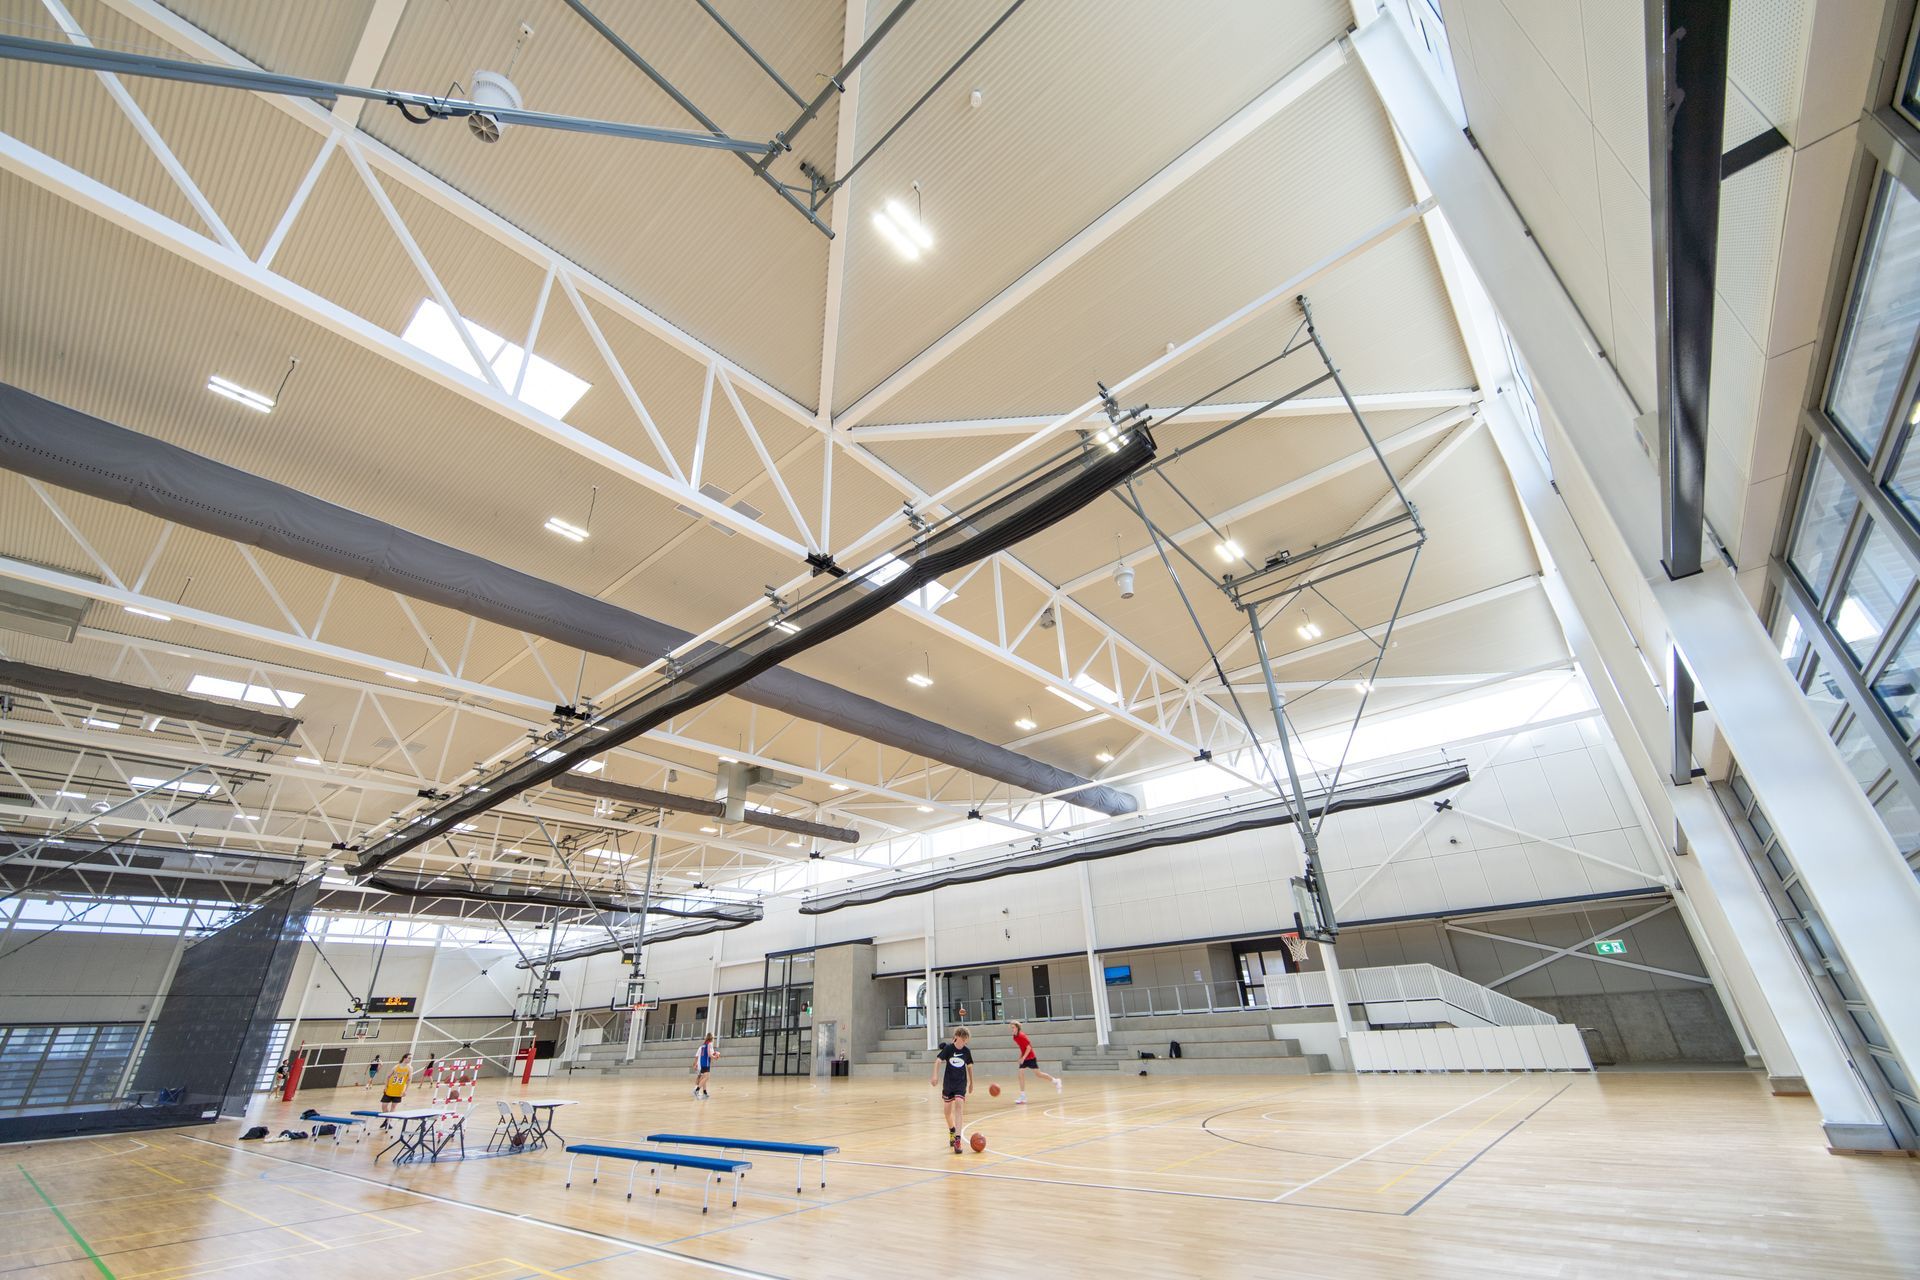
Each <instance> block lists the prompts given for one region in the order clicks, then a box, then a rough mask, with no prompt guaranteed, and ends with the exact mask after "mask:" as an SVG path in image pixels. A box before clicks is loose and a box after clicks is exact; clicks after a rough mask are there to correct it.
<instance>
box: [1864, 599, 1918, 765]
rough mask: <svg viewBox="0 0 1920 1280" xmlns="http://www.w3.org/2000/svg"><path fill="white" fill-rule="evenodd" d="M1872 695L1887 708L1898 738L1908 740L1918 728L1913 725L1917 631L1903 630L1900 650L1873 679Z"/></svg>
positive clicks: (1916, 698)
mask: <svg viewBox="0 0 1920 1280" xmlns="http://www.w3.org/2000/svg"><path fill="white" fill-rule="evenodd" d="M1873 696H1874V697H1876V698H1878V699H1879V700H1880V705H1881V706H1883V707H1885V708H1886V709H1887V716H1888V718H1890V719H1891V720H1892V721H1893V723H1894V725H1895V727H1896V728H1898V729H1899V730H1900V735H1901V736H1902V737H1904V738H1906V739H1908V740H1909V741H1911V740H1912V738H1913V735H1914V730H1915V729H1916V728H1920V725H1917V724H1916V723H1915V716H1916V715H1920V628H1914V627H1908V628H1907V634H1906V635H1905V636H1904V637H1902V639H1901V641H1900V647H1899V648H1898V649H1897V650H1895V651H1894V654H1893V657H1892V658H1891V659H1889V660H1888V662H1887V665H1886V667H1885V669H1883V670H1882V671H1881V672H1880V674H1879V675H1878V676H1876V677H1875V678H1874V681H1873Z"/></svg>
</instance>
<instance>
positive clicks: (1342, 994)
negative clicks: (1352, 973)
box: [1318, 942, 1353, 1047]
mask: <svg viewBox="0 0 1920 1280" xmlns="http://www.w3.org/2000/svg"><path fill="white" fill-rule="evenodd" d="M1318 945H1319V947H1320V964H1321V966H1322V967H1323V968H1325V969H1326V971H1327V994H1328V995H1330V996H1331V997H1332V998H1333V1020H1334V1022H1335V1023H1337V1024H1338V1025H1339V1027H1340V1043H1341V1045H1342V1046H1343V1047H1344V1046H1345V1044H1346V1042H1347V1037H1349V1036H1351V1035H1352V1034H1353V1012H1352V1010H1350V1009H1348V1008H1347V983H1346V977H1345V975H1343V974H1342V973H1341V972H1340V957H1339V956H1338V955H1336V954H1335V952H1336V950H1337V948H1335V947H1334V945H1333V944H1332V943H1330V942H1322V943H1320V944H1318Z"/></svg>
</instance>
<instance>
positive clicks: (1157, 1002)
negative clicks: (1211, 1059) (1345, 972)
mask: <svg viewBox="0 0 1920 1280" xmlns="http://www.w3.org/2000/svg"><path fill="white" fill-rule="evenodd" d="M1252 1007H1257V1006H1253V1005H1249V1004H1248V1003H1247V1001H1246V998H1245V997H1243V995H1242V994H1241V988H1240V984H1239V983H1237V982H1183V983H1180V984H1178V985H1175V986H1166V987H1132V986H1115V987H1108V988H1107V1012H1108V1014H1110V1015H1111V1016H1113V1017H1115V1018H1145V1017H1153V1016H1158V1015H1164V1014H1180V1013H1232V1012H1237V1011H1239V1010H1242V1009H1247V1008H1252ZM1093 1016H1094V1013H1093V995H1092V994H1091V993H1090V992H1086V991H1064V992H1060V993H1059V994H1056V995H1049V996H1002V997H1001V998H1000V999H998V1000H955V1001H949V1002H948V1004H947V1007H946V1009H945V1010H944V1011H943V1013H942V1015H941V1024H942V1026H943V1027H944V1026H953V1025H957V1024H960V1023H981V1022H1005V1021H1007V1020H1008V1019H1018V1020H1020V1021H1021V1022H1064V1021H1068V1020H1070V1019H1076V1018H1091V1017H1093ZM926 1025H927V1011H926V1010H925V1009H922V1008H920V1007H919V1006H917V1005H905V1006H902V1005H894V1006H893V1007H892V1008H890V1009H888V1010H887V1026H888V1027H890V1028H894V1029H899V1028H901V1027H924V1026H926Z"/></svg>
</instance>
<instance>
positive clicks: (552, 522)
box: [543, 516, 587, 542]
mask: <svg viewBox="0 0 1920 1280" xmlns="http://www.w3.org/2000/svg"><path fill="white" fill-rule="evenodd" d="M543 527H544V528H545V529H546V531H547V532H548V533H557V534H559V535H560V536H561V537H563V538H566V539H568V540H570V541H573V542H585V541H586V540H587V531H586V530H585V529H582V528H581V527H580V526H579V525H577V524H568V523H567V522H566V521H565V520H562V519H561V518H560V517H559V516H548V517H547V523H546V524H545V525H544V526H543Z"/></svg>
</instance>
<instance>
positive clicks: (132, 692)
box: [0, 658, 300, 738]
mask: <svg viewBox="0 0 1920 1280" xmlns="http://www.w3.org/2000/svg"><path fill="white" fill-rule="evenodd" d="M0 685H8V686H11V687H12V688H15V689H26V690H28V691H30V692H32V693H44V694H49V695H51V696H53V697H56V698H75V699H78V700H79V701H81V702H85V703H88V704H91V705H94V706H101V707H115V708H121V709H125V710H128V711H141V712H145V713H147V714H149V715H156V716H166V717H167V718H168V719H170V720H186V721H189V722H191V723H193V724H204V725H207V726H209V727H211V728H214V729H231V730H233V731H234V732H235V733H245V734H249V735H251V736H253V737H256V738H291V737H292V736H293V731H294V730H295V729H298V728H299V727H300V720H299V718H298V717H296V716H277V715H274V714H273V713H272V712H271V711H250V710H248V709H247V708H246V707H236V706H232V705H230V704H228V703H225V702H211V701H208V700H207V699H205V698H190V697H188V696H186V695H185V694H180V693H168V692H166V691H165V690H164V689H143V688H141V687H140V686H139V685H137V684H121V683H120V682H119V681H118V680H101V679H99V678H97V677H95V676H83V675H81V674H80V673H79V672H76V671H61V670H60V669H59V668H57V667H38V666H35V665H34V664H33V663H31V662H11V661H8V660H6V659H4V658H0Z"/></svg>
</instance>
